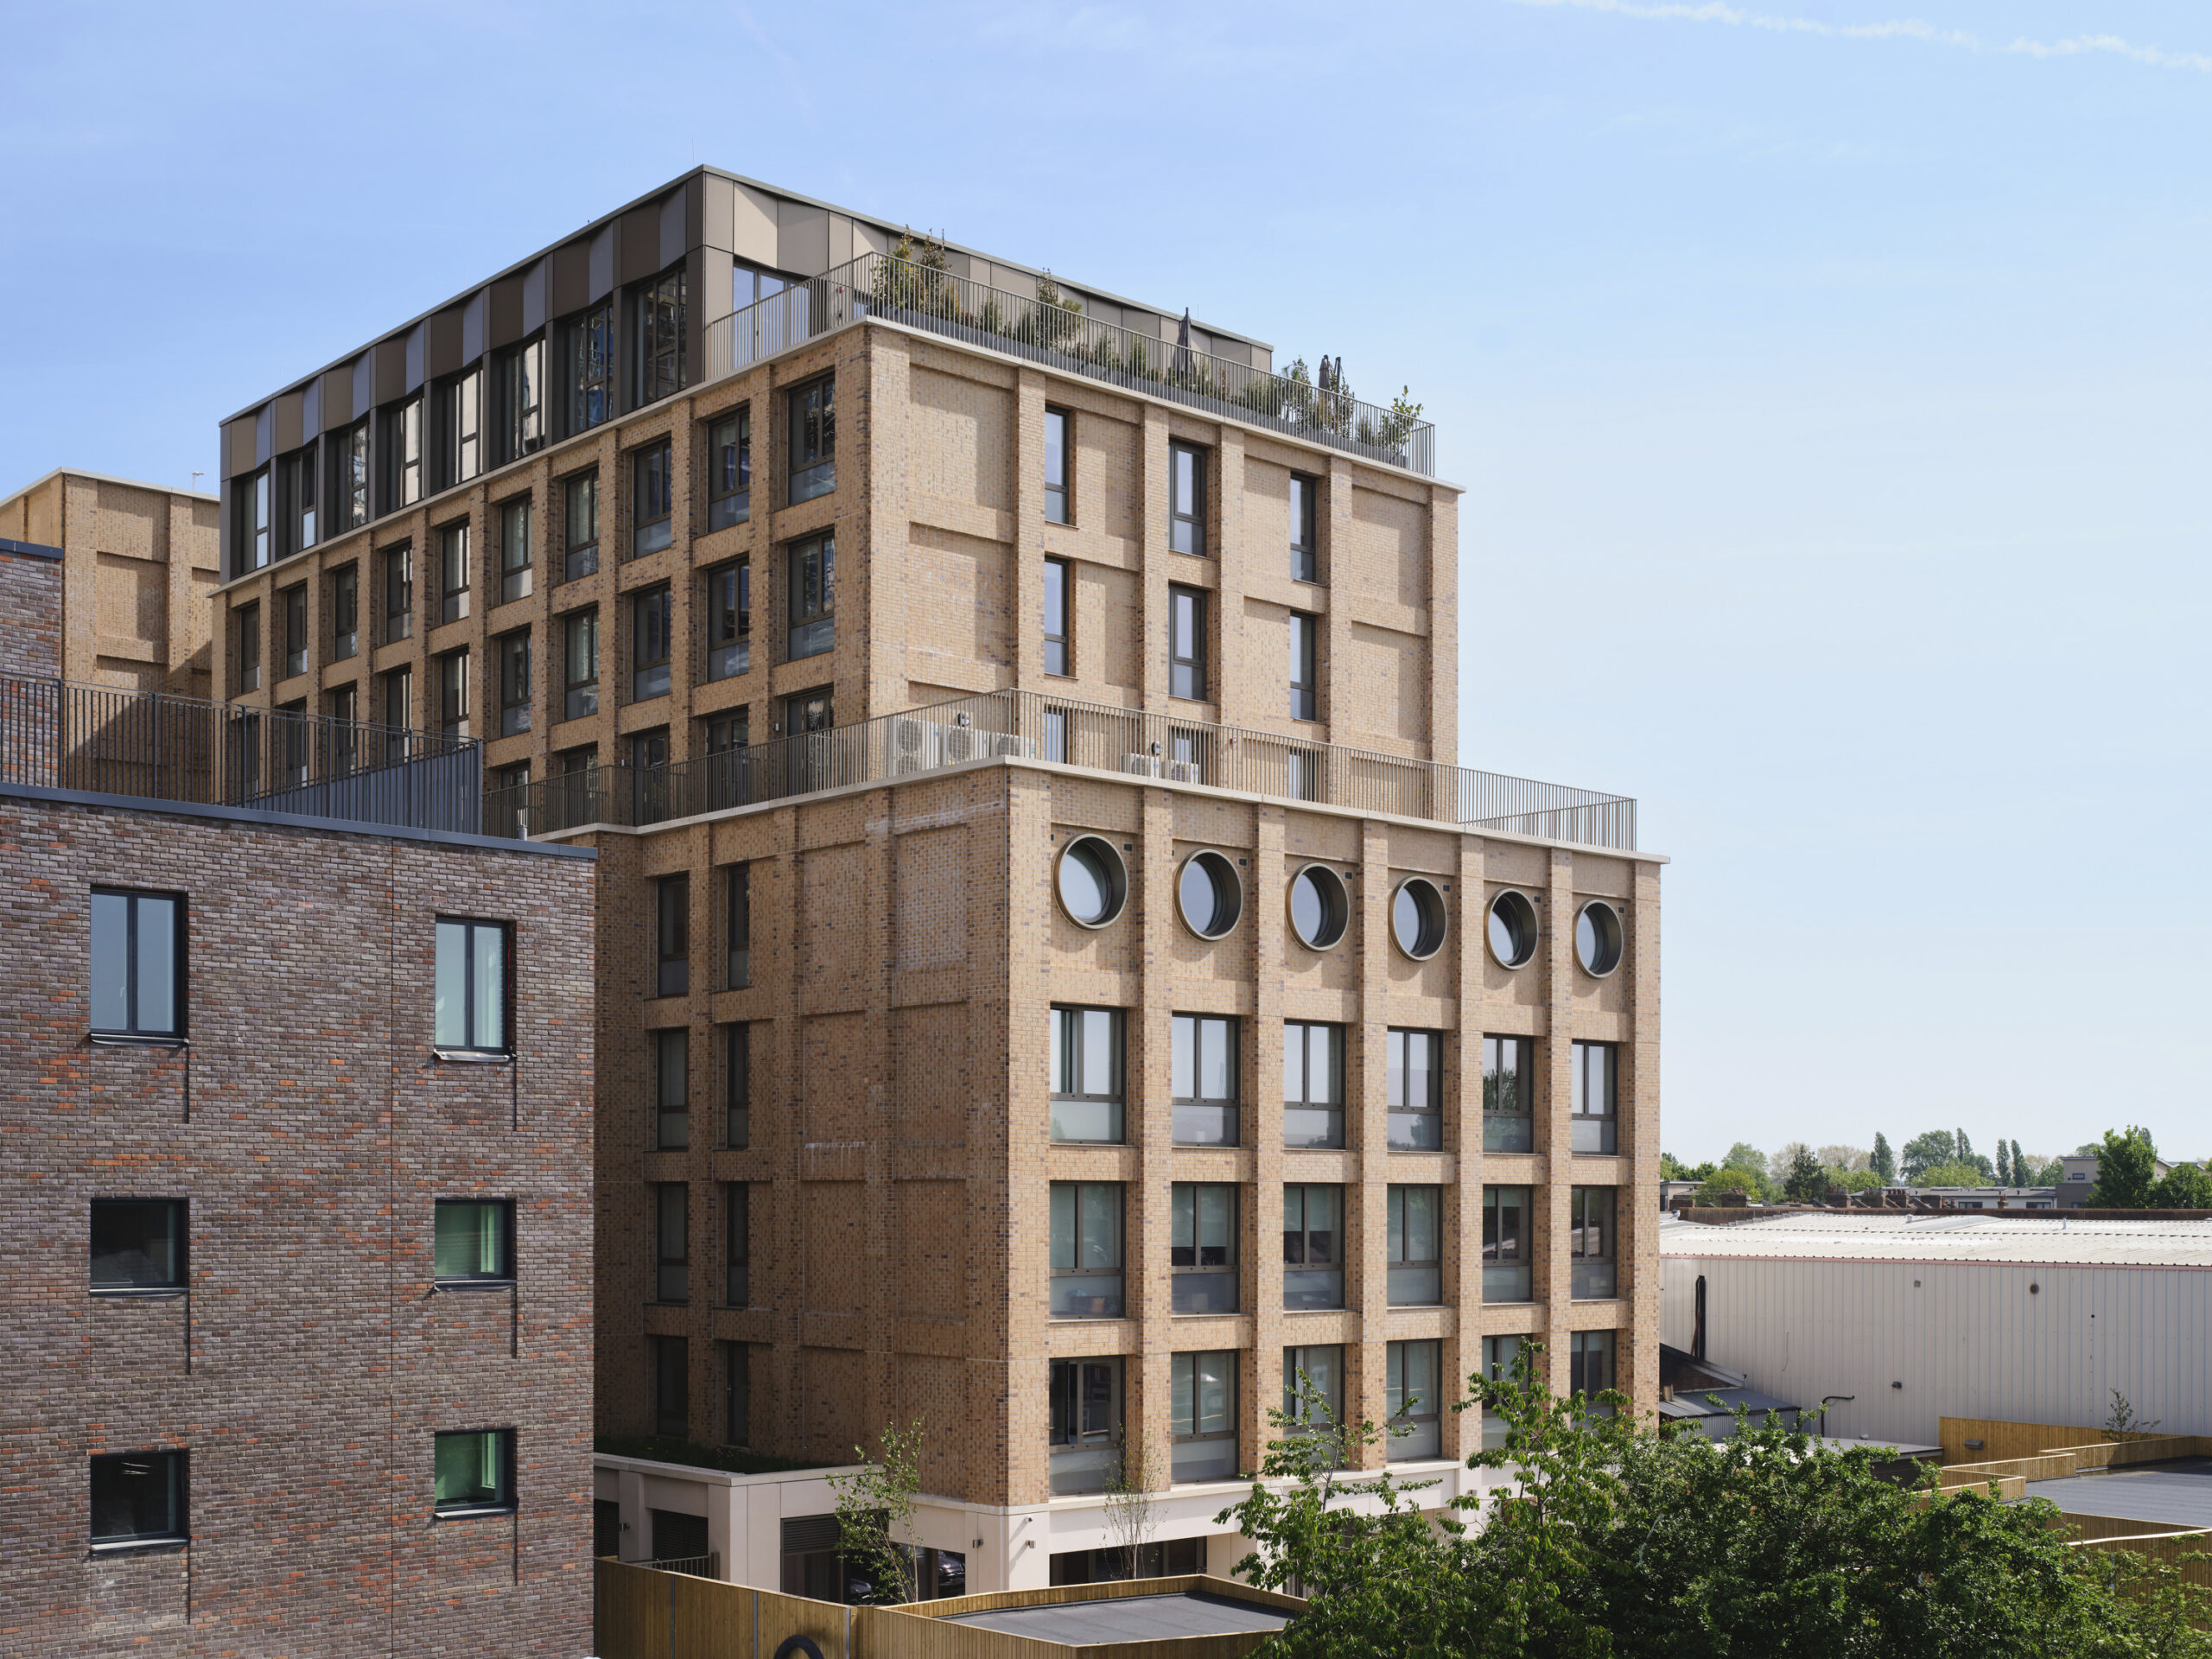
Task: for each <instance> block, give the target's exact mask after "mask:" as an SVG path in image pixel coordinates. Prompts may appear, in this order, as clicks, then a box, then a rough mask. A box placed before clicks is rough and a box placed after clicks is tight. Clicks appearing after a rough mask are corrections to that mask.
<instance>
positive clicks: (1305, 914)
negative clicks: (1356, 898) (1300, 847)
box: [1290, 864, 1351, 950]
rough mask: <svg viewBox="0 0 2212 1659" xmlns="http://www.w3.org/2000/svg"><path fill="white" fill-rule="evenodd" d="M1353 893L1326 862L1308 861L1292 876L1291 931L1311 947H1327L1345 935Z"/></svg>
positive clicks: (1321, 948) (1327, 948)
mask: <svg viewBox="0 0 2212 1659" xmlns="http://www.w3.org/2000/svg"><path fill="white" fill-rule="evenodd" d="M1350 920H1351V893H1350V892H1349V891H1348V890H1347V889H1346V888H1345V887H1344V877H1342V876H1341V875H1338V874H1337V873H1336V872H1335V871H1334V870H1332V869H1331V868H1329V867H1328V866H1327V865H1325V864H1308V865H1307V866H1306V868H1304V869H1302V870H1300V872H1299V873H1298V874H1296V875H1294V876H1293V877H1291V879H1290V931H1292V932H1294V933H1295V934H1296V935H1298V942H1299V943H1300V944H1302V945H1304V946H1305V947H1306V949H1307V950H1329V949H1331V948H1332V947H1333V946H1334V945H1336V944H1338V943H1339V942H1340V941H1341V940H1342V939H1343V938H1344V925H1345V924H1346V923H1347V922H1349V921H1350Z"/></svg>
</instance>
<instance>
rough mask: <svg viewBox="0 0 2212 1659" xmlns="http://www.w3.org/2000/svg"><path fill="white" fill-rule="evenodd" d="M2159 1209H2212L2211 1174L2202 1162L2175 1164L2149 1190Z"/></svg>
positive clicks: (2154, 1205)
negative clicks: (2161, 1179)
mask: <svg viewBox="0 0 2212 1659" xmlns="http://www.w3.org/2000/svg"><path fill="white" fill-rule="evenodd" d="M2151 1203H2152V1206H2153V1207H2154V1208H2157V1209H2160V1210H2212V1174H2208V1173H2205V1169H2204V1166H2202V1164H2176V1165H2175V1166H2173V1168H2172V1169H2171V1170H2170V1171H2169V1172H2168V1173H2167V1175H2166V1178H2165V1179H2164V1180H2163V1181H2160V1182H2159V1183H2158V1185H2157V1186H2155V1187H2153V1188H2152V1191H2151Z"/></svg>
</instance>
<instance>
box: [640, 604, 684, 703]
mask: <svg viewBox="0 0 2212 1659" xmlns="http://www.w3.org/2000/svg"><path fill="white" fill-rule="evenodd" d="M675 608H676V607H675V601H674V599H673V598H672V597H671V593H670V590H669V588H667V586H666V585H665V584H664V585H662V586H661V587H658V588H645V590H644V591H643V592H641V593H639V594H636V595H634V596H633V597H632V599H631V601H630V700H631V701H632V702H645V701H646V700H647V699H648V698H652V697H664V696H667V695H668V688H669V655H670V650H669V647H670V640H669V632H670V628H671V624H672V622H673V620H674V616H675Z"/></svg>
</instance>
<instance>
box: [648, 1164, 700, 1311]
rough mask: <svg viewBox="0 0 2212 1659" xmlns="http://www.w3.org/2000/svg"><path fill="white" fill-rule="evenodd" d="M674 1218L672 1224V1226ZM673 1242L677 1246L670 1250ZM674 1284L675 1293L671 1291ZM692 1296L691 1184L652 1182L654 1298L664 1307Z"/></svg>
mask: <svg viewBox="0 0 2212 1659" xmlns="http://www.w3.org/2000/svg"><path fill="white" fill-rule="evenodd" d="M671 1220H672V1221H673V1225H672V1226H671ZM671 1244H673V1245H674V1246H675V1247H676V1249H675V1253H674V1254H672V1255H671V1253H670V1249H671ZM671 1288H673V1289H674V1290H675V1292H676V1294H674V1295H671V1294H669V1292H670V1291H671ZM653 1300H654V1301H655V1302H656V1303H657V1304H658V1305H660V1306H664V1307H675V1306H684V1305H686V1304H688V1303H689V1302H690V1300H691V1184H690V1182H689V1181H655V1182H654V1183H653Z"/></svg>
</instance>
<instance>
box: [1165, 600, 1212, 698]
mask: <svg viewBox="0 0 2212 1659" xmlns="http://www.w3.org/2000/svg"><path fill="white" fill-rule="evenodd" d="M1167 615H1168V658H1169V660H1168V686H1167V689H1168V692H1169V694H1170V695H1171V696H1178V697H1188V698H1189V699H1191V701H1192V702H1205V696H1206V596H1205V594H1203V593H1200V592H1199V591H1198V589H1197V588H1169V589H1168V590H1167Z"/></svg>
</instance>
